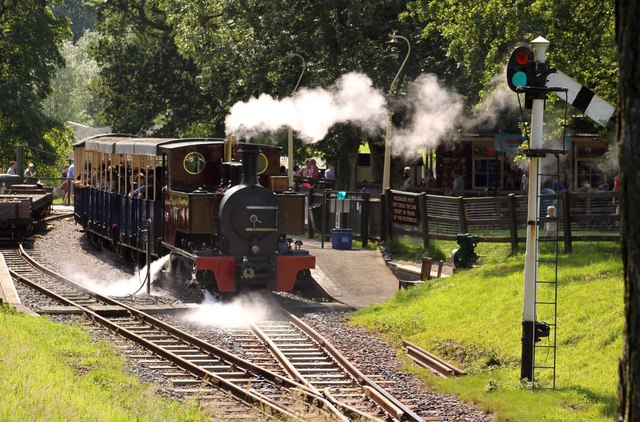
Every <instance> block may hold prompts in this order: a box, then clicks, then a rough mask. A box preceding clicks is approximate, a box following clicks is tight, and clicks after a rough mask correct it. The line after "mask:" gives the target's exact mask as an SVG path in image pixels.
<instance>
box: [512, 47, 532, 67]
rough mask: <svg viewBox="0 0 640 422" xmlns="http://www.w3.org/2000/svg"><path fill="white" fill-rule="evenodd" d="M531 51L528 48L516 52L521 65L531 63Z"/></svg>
mask: <svg viewBox="0 0 640 422" xmlns="http://www.w3.org/2000/svg"><path fill="white" fill-rule="evenodd" d="M529 58H530V56H529V52H528V51H527V50H520V51H518V52H517V53H516V57H515V59H516V63H517V64H519V65H526V64H527V63H529Z"/></svg>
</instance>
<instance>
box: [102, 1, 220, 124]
mask: <svg viewBox="0 0 640 422" xmlns="http://www.w3.org/2000/svg"><path fill="white" fill-rule="evenodd" d="M97 11H98V24H97V26H96V31H97V32H98V33H99V37H97V39H96V40H95V42H93V43H92V45H91V49H90V51H91V53H92V56H93V57H94V58H95V60H96V61H97V62H98V65H99V67H100V75H99V77H98V79H97V81H96V83H95V84H94V87H95V89H96V92H97V93H98V95H99V96H100V98H101V100H102V106H103V118H104V120H105V121H106V122H107V123H108V124H109V125H110V126H111V127H112V128H113V130H114V131H117V132H125V133H132V134H143V133H149V132H153V133H155V134H158V135H166V136H198V135H206V136H211V135H212V134H216V133H217V134H220V129H219V124H220V122H219V121H217V120H216V118H215V109H216V108H217V106H218V104H217V102H216V100H215V98H213V97H211V96H210V95H209V93H208V92H206V91H204V90H202V89H201V86H200V84H199V77H198V76H199V73H200V72H199V71H198V69H197V68H196V66H195V65H194V63H193V61H191V60H190V59H185V58H184V57H183V56H181V55H180V54H179V53H178V51H177V47H176V45H175V43H174V40H173V35H172V28H171V27H170V25H169V24H168V23H167V22H166V17H165V14H164V12H163V11H162V10H161V9H159V7H158V1H152V0H149V1H147V0H135V1H124V0H116V1H109V2H104V3H101V4H100V5H99V6H98V9H97Z"/></svg>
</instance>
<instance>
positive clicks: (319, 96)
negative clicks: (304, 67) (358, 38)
mask: <svg viewBox="0 0 640 422" xmlns="http://www.w3.org/2000/svg"><path fill="white" fill-rule="evenodd" d="M385 103H386V100H385V98H384V94H383V93H382V92H381V91H379V90H377V89H375V88H373V83H372V81H371V79H369V78H368V77H367V76H366V75H363V74H360V73H348V74H346V75H343V76H342V77H341V78H340V79H338V81H337V82H336V83H335V84H334V85H333V86H332V87H331V88H329V89H328V90H327V89H323V88H315V89H302V90H300V91H298V92H297V93H295V94H294V95H293V97H289V98H284V99H282V100H276V99H274V98H273V97H271V96H270V95H268V94H262V95H260V97H258V98H251V99H250V100H249V101H247V102H239V103H236V104H234V105H233V107H231V110H230V114H229V115H228V116H227V118H226V120H225V123H226V127H227V131H228V132H229V133H239V134H246V133H249V134H250V133H253V132H259V131H266V132H273V131H276V130H278V129H279V128H281V127H283V126H291V128H292V129H293V130H295V131H297V132H299V133H300V135H301V136H302V137H303V138H305V139H307V140H309V141H311V142H317V141H319V140H321V139H322V138H324V137H325V135H326V134H327V132H328V131H329V129H330V128H331V126H333V125H334V124H336V123H344V122H353V123H355V124H357V125H359V126H361V127H363V128H364V129H365V130H368V131H374V130H375V129H376V128H378V127H380V125H381V124H382V125H384V121H385V120H384V117H385V113H386V109H385Z"/></svg>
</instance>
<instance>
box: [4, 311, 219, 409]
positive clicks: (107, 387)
mask: <svg viewBox="0 0 640 422" xmlns="http://www.w3.org/2000/svg"><path fill="white" fill-rule="evenodd" d="M124 367H125V365H124V361H123V359H122V358H121V357H119V356H118V355H117V352H116V351H115V348H114V347H113V346H112V345H109V344H107V343H104V342H99V343H95V342H91V340H90V337H89V334H88V333H87V332H86V330H84V329H83V328H82V327H81V326H80V325H77V326H70V325H66V324H56V323H53V322H51V321H49V320H48V319H47V318H44V317H40V318H34V317H30V316H25V315H21V314H16V313H15V311H13V310H12V309H11V308H8V307H7V306H6V305H2V306H0V397H2V400H1V401H0V421H78V420H85V421H86V420H91V421H113V420H118V421H128V420H136V421H159V420H163V421H164V420H166V421H171V420H175V421H187V420H190V421H198V420H203V421H204V420H211V414H205V413H204V411H203V409H201V408H199V407H198V406H197V405H196V404H194V403H189V404H181V403H177V402H172V401H169V400H166V399H163V398H161V397H159V396H158V395H156V394H155V388H153V387H152V386H150V385H147V384H143V383H141V382H140V380H139V379H138V378H136V377H134V376H131V375H127V374H126V373H125V372H126V371H125V368H124Z"/></svg>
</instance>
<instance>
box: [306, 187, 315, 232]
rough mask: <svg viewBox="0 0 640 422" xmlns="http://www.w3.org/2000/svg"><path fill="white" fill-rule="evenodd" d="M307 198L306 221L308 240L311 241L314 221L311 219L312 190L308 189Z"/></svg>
mask: <svg viewBox="0 0 640 422" xmlns="http://www.w3.org/2000/svg"><path fill="white" fill-rule="evenodd" d="M307 195H308V198H309V206H308V207H307V219H308V220H309V239H313V236H314V234H315V233H314V231H313V223H314V222H315V220H314V219H313V208H312V205H313V188H309V192H308V193H307Z"/></svg>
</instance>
